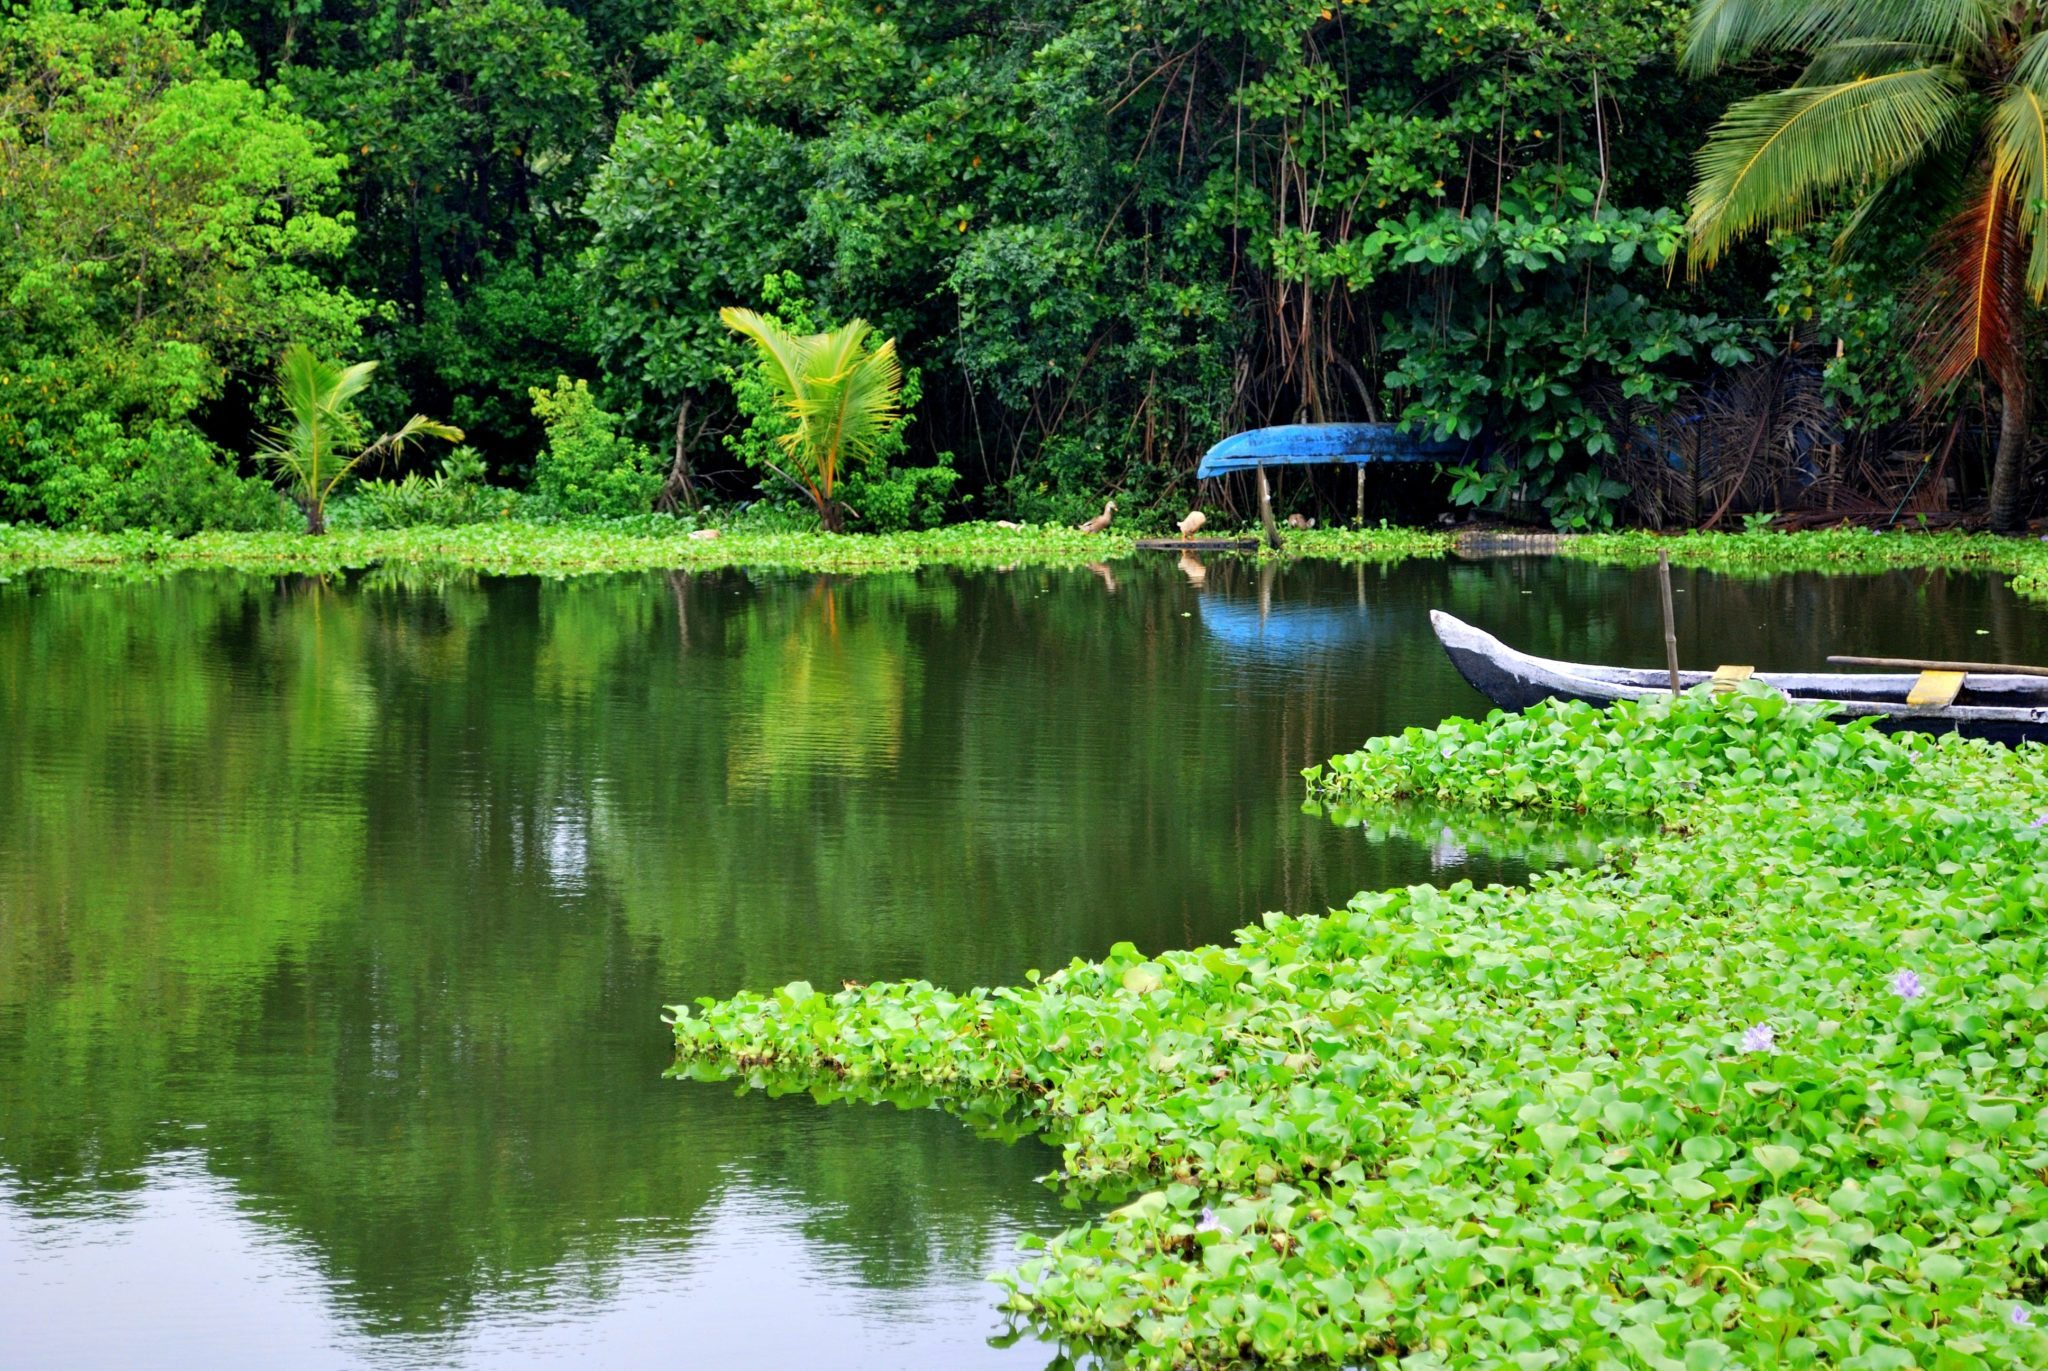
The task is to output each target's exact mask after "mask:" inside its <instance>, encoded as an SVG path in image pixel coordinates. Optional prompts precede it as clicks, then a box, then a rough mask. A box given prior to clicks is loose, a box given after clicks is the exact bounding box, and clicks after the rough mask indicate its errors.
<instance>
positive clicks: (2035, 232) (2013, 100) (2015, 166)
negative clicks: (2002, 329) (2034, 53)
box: [1991, 66, 2048, 304]
mask: <svg viewBox="0 0 2048 1371" xmlns="http://www.w3.org/2000/svg"><path fill="white" fill-rule="evenodd" d="M2020 70H2022V71H2023V70H2025V68H2024V66H2022V67H2021V68H2020ZM2041 75H2042V76H2044V77H2048V68H2044V69H2043V70H2042V71H2041ZM2018 78H2019V72H2018V71H2016V72H2015V79H2014V80H2013V82H2012V84H2011V85H2010V86H2008V87H2006V93H2005V98H2004V99H2003V100H2001V101H1999V102H1998V107H1997V108H1996V109H1995V110H1993V111H1992V112H1991V174H1992V176H1993V177H1995V178H1996V179H1997V180H1998V181H1999V182H2000V183H2001V184H2002V185H2003V186H2004V187H2005V191H2006V194H2007V195H2008V196H2009V197H2010V198H2011V200H2012V202H2013V209H2014V215H2015V227H2016V228H2017V230H2018V232H2019V235H2020V237H2021V239H2023V240H2026V241H2028V242H2030V243H2031V244H2032V249H2031V251H2030V252H2029V254H2028V258H2027V277H2026V285H2027V294H2028V295H2030V296H2031V297H2033V299H2034V301H2035V303H2036V304H2038V303H2040V300H2041V297H2042V296H2043V294H2048V233H2043V232H2042V223H2041V206H2042V202H2043V201H2048V80H2043V81H2041V82H2039V83H2036V82H2034V81H2027V80H2021V79H2018Z"/></svg>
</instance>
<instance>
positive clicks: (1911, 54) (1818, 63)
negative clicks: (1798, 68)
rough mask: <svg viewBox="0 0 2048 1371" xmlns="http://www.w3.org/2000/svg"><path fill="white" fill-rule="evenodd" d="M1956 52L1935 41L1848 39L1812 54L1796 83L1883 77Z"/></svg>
mask: <svg viewBox="0 0 2048 1371" xmlns="http://www.w3.org/2000/svg"><path fill="white" fill-rule="evenodd" d="M1954 56H1955V54H1954V53H1953V52H1950V51H1947V50H1945V49H1943V48H1940V47H1937V46H1935V45H1934V44H1932V43H1902V42H1899V41H1898V40H1897V39H1892V38H1845V39H1843V40H1842V41H1841V42H1839V43H1830V44H1828V45H1827V46H1826V47H1824V48H1822V49H1821V50H1820V51H1819V52H1817V53H1815V54H1814V55H1813V60H1812V61H1810V62H1808V63H1807V64H1806V70H1805V71H1802V72H1800V73H1799V79H1798V80H1797V81H1796V82H1794V83H1793V84H1794V85H1798V86H1834V85H1840V84H1841V83H1842V82H1845V81H1853V80H1855V79H1856V78H1857V77H1859V76H1882V75H1884V74H1886V73H1887V72H1894V71H1898V70H1899V69H1900V68H1902V67H1931V66H1940V65H1941V64H1943V63H1945V62H1947V61H1949V60H1950V59H1951V58H1953V57H1954Z"/></svg>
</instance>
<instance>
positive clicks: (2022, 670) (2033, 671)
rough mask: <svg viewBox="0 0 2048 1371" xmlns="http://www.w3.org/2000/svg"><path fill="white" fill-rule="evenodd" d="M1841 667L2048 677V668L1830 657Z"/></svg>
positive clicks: (2004, 664)
mask: <svg viewBox="0 0 2048 1371" xmlns="http://www.w3.org/2000/svg"><path fill="white" fill-rule="evenodd" d="M1828 660H1829V661H1830V662H1834V663H1836V664H1837V665H1840V666H1888V667H1897V668H1898V669H1899V670H1901V671H1970V672H1977V673H1980V674H1983V675H1987V676H2048V666H2013V665H2011V664H2010V663H2001V662H1923V661H1921V660H1920V659H1919V658H1917V657H1830V658H1828Z"/></svg>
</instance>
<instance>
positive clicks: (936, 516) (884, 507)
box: [842, 452, 960, 533]
mask: <svg viewBox="0 0 2048 1371" xmlns="http://www.w3.org/2000/svg"><path fill="white" fill-rule="evenodd" d="M959 479H960V473H959V472H957V471H955V470H954V469H953V454H952V453H950V452H945V453H941V454H939V460H938V462H937V463H935V464H934V465H932V466H928V467H895V468H893V469H892V468H888V467H881V466H876V467H873V468H869V469H866V470H862V469H859V468H856V469H855V470H854V471H853V472H852V473H850V474H849V475H848V476H847V478H846V484H845V485H844V486H843V487H842V490H843V492H844V495H843V498H844V499H845V501H846V505H847V508H848V509H850V510H852V511H853V513H854V515H855V522H856V523H857V524H858V525H859V527H860V528H861V529H862V530H863V531H865V532H869V533H901V532H903V531H905V530H906V529H913V528H937V527H938V526H939V525H940V524H942V523H944V522H945V521H946V501H947V498H948V497H949V496H950V495H951V494H952V491H953V485H954V483H955V482H957V481H958V480H959Z"/></svg>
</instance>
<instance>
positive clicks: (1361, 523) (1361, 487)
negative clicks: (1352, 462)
mask: <svg viewBox="0 0 2048 1371" xmlns="http://www.w3.org/2000/svg"><path fill="white" fill-rule="evenodd" d="M1351 522H1352V523H1353V524H1356V525H1357V526H1358V527H1359V528H1364V527H1365V463H1363V462H1360V463H1359V464H1358V513H1356V514H1355V515H1353V516H1352V518H1351Z"/></svg>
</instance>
